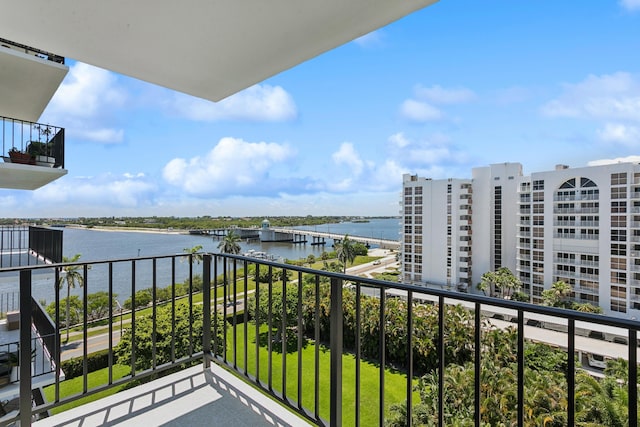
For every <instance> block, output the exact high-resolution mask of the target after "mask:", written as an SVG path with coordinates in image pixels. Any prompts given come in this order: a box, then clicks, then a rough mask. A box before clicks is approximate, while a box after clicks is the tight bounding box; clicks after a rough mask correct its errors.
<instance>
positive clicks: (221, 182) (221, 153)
mask: <svg viewBox="0 0 640 427" xmlns="http://www.w3.org/2000/svg"><path fill="white" fill-rule="evenodd" d="M294 155H295V152H294V150H293V149H291V148H290V147H288V146H287V145H282V144H276V143H267V142H247V141H244V140H242V139H238V138H231V137H225V138H222V139H221V140H220V141H219V142H218V144H216V146H215V147H214V148H213V149H212V150H211V151H209V152H208V153H206V154H205V155H204V156H202V157H199V156H196V157H192V158H191V159H182V158H176V159H173V160H171V161H170V162H169V163H167V164H166V165H165V167H164V169H163V177H164V179H165V181H167V182H168V183H169V184H171V185H174V186H176V187H178V188H180V189H181V190H183V191H185V192H186V193H187V194H190V195H195V196H223V197H224V196H229V195H260V194H263V193H264V192H265V191H272V190H273V188H272V184H274V183H275V181H278V180H277V179H276V178H274V177H272V176H271V174H270V172H271V171H272V169H274V168H276V167H277V166H279V165H282V164H284V163H286V162H287V161H289V160H290V159H292V158H293V157H294ZM275 186H276V187H282V186H283V183H282V181H278V182H277V185H275Z"/></svg>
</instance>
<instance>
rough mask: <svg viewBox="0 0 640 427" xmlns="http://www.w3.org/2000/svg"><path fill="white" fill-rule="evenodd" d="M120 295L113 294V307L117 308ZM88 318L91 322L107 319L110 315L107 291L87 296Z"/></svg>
mask: <svg viewBox="0 0 640 427" xmlns="http://www.w3.org/2000/svg"><path fill="white" fill-rule="evenodd" d="M117 296H118V294H113V295H112V297H111V307H115V306H116V305H117V303H116V297H117ZM87 310H88V313H87V317H88V318H89V320H97V319H102V318H103V317H106V316H107V315H108V314H109V293H108V292H105V291H100V292H96V293H93V294H89V295H87Z"/></svg>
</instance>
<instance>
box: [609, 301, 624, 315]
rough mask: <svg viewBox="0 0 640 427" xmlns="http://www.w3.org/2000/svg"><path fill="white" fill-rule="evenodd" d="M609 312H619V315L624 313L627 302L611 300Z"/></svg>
mask: <svg viewBox="0 0 640 427" xmlns="http://www.w3.org/2000/svg"><path fill="white" fill-rule="evenodd" d="M611 310H612V311H617V312H620V313H626V312H627V302H626V301H619V300H615V299H612V300H611Z"/></svg>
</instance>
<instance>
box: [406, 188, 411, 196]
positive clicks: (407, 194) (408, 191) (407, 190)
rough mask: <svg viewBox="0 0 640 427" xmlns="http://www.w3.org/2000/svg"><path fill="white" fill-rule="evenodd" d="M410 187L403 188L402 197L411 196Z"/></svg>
mask: <svg viewBox="0 0 640 427" xmlns="http://www.w3.org/2000/svg"><path fill="white" fill-rule="evenodd" d="M411 190H412V189H411V187H405V188H404V195H405V196H410V195H411Z"/></svg>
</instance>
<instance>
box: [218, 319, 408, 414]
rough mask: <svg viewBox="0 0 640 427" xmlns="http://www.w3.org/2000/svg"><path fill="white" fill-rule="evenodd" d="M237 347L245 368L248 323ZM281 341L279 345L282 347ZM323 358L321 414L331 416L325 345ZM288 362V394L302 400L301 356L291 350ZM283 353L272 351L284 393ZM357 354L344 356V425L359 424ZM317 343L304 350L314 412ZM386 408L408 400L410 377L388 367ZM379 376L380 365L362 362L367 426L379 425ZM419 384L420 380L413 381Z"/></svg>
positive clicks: (263, 354) (251, 331) (251, 362)
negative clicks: (356, 377) (356, 418)
mask: <svg viewBox="0 0 640 427" xmlns="http://www.w3.org/2000/svg"><path fill="white" fill-rule="evenodd" d="M266 332H267V328H266V327H265V326H262V327H261V328H260V333H261V334H265V335H266ZM255 337H256V330H255V324H253V323H249V324H248V328H247V343H248V347H249V348H248V360H247V365H248V371H249V373H250V374H253V375H255V372H256V349H255ZM232 340H233V329H231V328H230V329H229V331H228V332H227V342H228V343H229V347H228V351H227V355H228V356H227V357H229V359H231V360H230V361H231V362H233V360H232V358H233V353H232V351H231V350H230V349H231V348H232V343H233V341H232ZM237 346H238V351H237V354H238V358H237V359H238V360H237V365H238V367H239V369H241V370H242V369H243V368H244V360H243V356H242V354H243V352H244V325H242V324H240V325H238V326H237ZM279 346H280V344H278V347H279ZM319 353H320V357H319V372H320V375H319V384H318V388H319V393H320V399H319V412H320V415H321V416H322V417H323V418H325V419H329V409H330V408H329V404H330V402H329V390H330V389H329V387H330V375H329V370H330V352H329V349H328V348H327V347H325V346H320V352H319ZM285 363H286V394H287V397H289V398H290V399H291V400H293V401H298V390H297V383H298V378H297V375H298V355H297V352H296V353H289V354H287V355H286V358H285ZM259 366H260V379H261V380H262V381H263V382H264V383H267V381H268V370H267V366H268V351H267V348H266V345H265V346H261V347H260V351H259ZM282 366H283V357H282V353H279V352H276V351H272V385H273V388H274V390H277V391H279V392H282ZM355 366H356V361H355V356H354V355H352V354H344V355H343V357H342V397H343V404H342V413H343V425H354V424H355V390H356V389H355V382H356V380H355ZM314 372H315V345H314V343H313V342H311V341H309V342H308V343H307V345H306V347H304V348H303V350H302V369H301V377H302V385H303V387H302V403H303V406H304V407H305V408H307V409H308V410H310V411H311V412H314V388H315V373H314ZM384 377H385V379H384V381H385V386H384V390H385V408H386V411H385V412H386V413H387V414H388V411H389V407H390V406H391V405H392V404H394V403H401V402H403V401H404V400H405V396H406V387H407V376H406V374H403V373H399V372H397V371H394V370H392V369H389V368H387V369H385V375H384ZM379 378H380V369H379V367H378V366H377V365H375V364H373V363H369V362H365V361H361V362H360V408H359V410H360V417H361V419H360V422H361V425H363V426H368V425H379V419H378V405H379V401H380V395H379ZM413 384H414V385H415V384H416V380H414V381H413ZM413 399H414V401H418V400H419V396H418V394H417V393H414V395H413Z"/></svg>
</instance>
